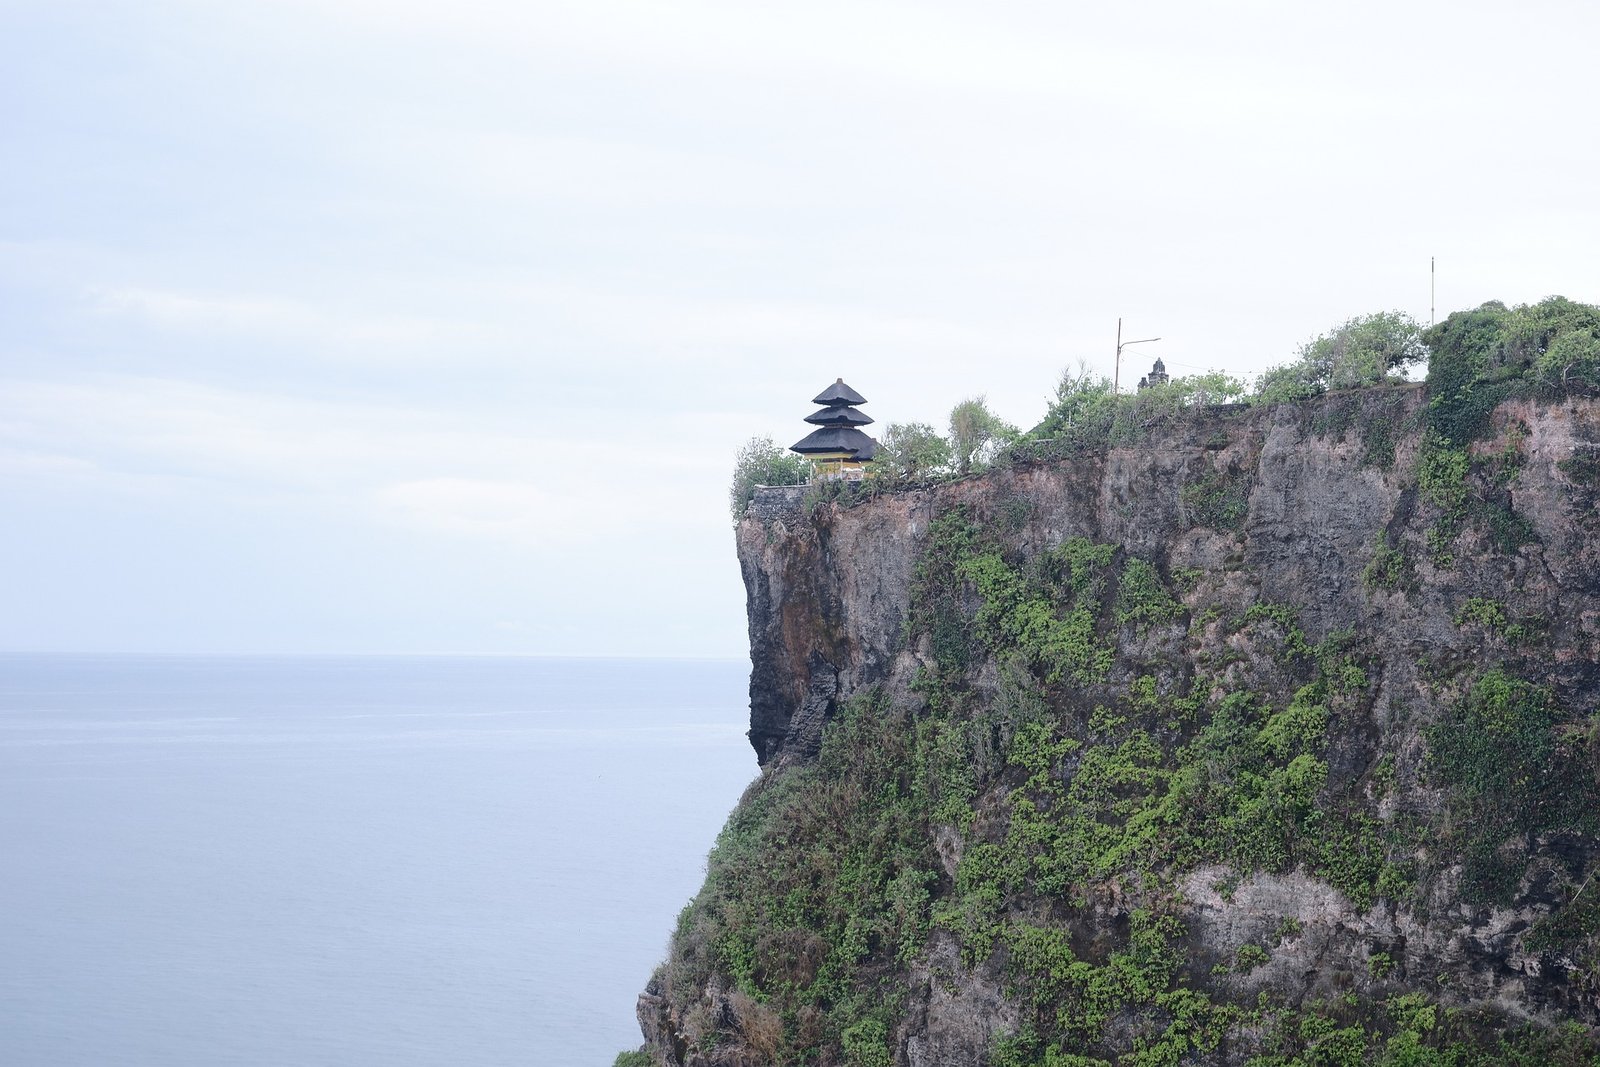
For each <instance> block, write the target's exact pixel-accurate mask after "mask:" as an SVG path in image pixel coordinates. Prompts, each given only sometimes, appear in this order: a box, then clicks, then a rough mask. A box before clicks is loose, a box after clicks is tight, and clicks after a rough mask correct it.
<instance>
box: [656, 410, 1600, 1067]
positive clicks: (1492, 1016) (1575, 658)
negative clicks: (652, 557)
mask: <svg viewBox="0 0 1600 1067" xmlns="http://www.w3.org/2000/svg"><path fill="white" fill-rule="evenodd" d="M1424 403H1425V400H1424V398H1423V395H1422V392H1421V390H1420V387H1397V388H1390V389H1378V390H1370V391H1365V392H1359V393H1353V394H1346V395H1333V396H1328V397H1324V398H1322V399H1320V400H1318V401H1315V402H1311V403H1307V404H1301V405H1285V406H1280V407H1277V408H1275V409H1268V410H1263V409H1236V410H1212V411H1209V412H1206V413H1205V414H1204V415H1202V416H1199V417H1196V418H1194V419H1192V420H1189V421H1187V422H1186V423H1184V424H1182V425H1181V426H1177V427H1174V428H1170V429H1168V430H1166V431H1162V432H1155V433H1152V434H1151V436H1150V437H1149V439H1148V440H1146V441H1144V442H1143V443H1141V444H1139V445H1138V446H1130V447H1126V448H1113V449H1110V450H1108V451H1104V452H1099V453H1088V454H1082V455H1078V456H1072V457H1066V458H1060V459H1055V460H1052V461H1049V462H1038V463H1028V464H1015V465H1012V466H1010V467H1007V468H1005V469H997V470H993V471H990V472H988V473H986V474H984V475H982V476H978V477H973V478H968V479H965V480H962V481H958V482H955V483H951V484H946V485H942V486H937V487H933V488H929V489H924V490H915V491H899V492H892V493H886V494H882V495H879V496H877V497H875V498H873V499H869V500H864V501H861V502H855V503H852V504H850V505H848V506H841V505H840V504H837V503H827V504H821V505H812V506H808V505H807V502H806V501H805V500H804V499H802V496H801V494H799V493H798V492H793V491H790V492H787V493H784V492H768V493H765V494H763V495H761V496H759V497H758V498H757V500H756V502H755V504H754V505H753V506H752V508H751V511H750V513H749V515H748V516H747V517H746V518H745V520H744V521H743V522H742V523H741V524H740V526H739V529H738V549H739V559H740V564H741V567H742V569H743V574H744V580H745V585H746V588H747V590H748V594H749V624H750V636H751V657H752V663H753V670H752V675H751V729H750V739H751V743H752V745H753V746H754V748H755V750H756V753H757V757H758V759H759V761H760V762H761V764H762V766H763V768H765V773H764V774H763V776H762V778H761V779H760V780H759V781H758V782H757V783H756V784H755V785H753V786H752V788H751V791H750V793H749V794H747V796H746V798H745V800H744V801H743V802H742V803H741V807H740V810H739V811H737V812H735V814H734V817H733V819H732V820H731V821H730V825H729V830H728V831H727V832H725V834H724V838H723V840H722V841H721V842H720V843H719V846H718V849H717V851H716V852H715V853H714V854H713V857H712V860H711V863H710V865H709V872H708V880H707V886H706V889H705V890H704V891H703V892H702V894H701V897H700V898H699V899H698V900H697V901H696V903H695V904H693V905H692V906H691V907H690V908H689V909H687V910H686V912H685V915H684V918H683V920H682V921H681V922H680V925H679V929H678V932H677V935H676V937H675V939H674V944H673V948H672V953H671V956H670V958H669V960H668V963H667V964H666V965H664V967H663V969H662V970H661V971H660V972H658V974H657V976H656V978H655V979H654V980H653V981H652V984H651V987H650V989H649V990H648V991H647V993H646V994H645V995H644V996H643V997H642V998H641V1002H640V1019H641V1023H642V1024H643V1027H644V1030H645V1033H646V1037H647V1041H648V1044H649V1046H650V1049H651V1052H652V1055H653V1056H654V1057H655V1058H656V1060H657V1062H659V1063H662V1064H671V1065H690V1064H700V1065H711V1064H725V1065H733V1064H757V1063H787V1062H800V1061H802V1060H803V1061H805V1062H816V1063H824V1064H825V1063H835V1062H842V1063H851V1064H874V1065H884V1067H886V1065H888V1064H891V1063H892V1064H896V1065H908V1067H924V1065H933V1064H987V1063H993V1064H996V1065H997V1067H998V1065H1022V1064H1033V1063H1038V1064H1050V1065H1057V1064H1078V1065H1087V1064H1095V1063H1140V1064H1144V1063H1149V1064H1157V1063H1180V1062H1191V1063H1202V1062H1204V1063H1244V1062H1245V1061H1246V1060H1247V1059H1250V1058H1251V1057H1259V1058H1258V1059H1257V1060H1255V1062H1257V1063H1261V1064H1277V1063H1281V1064H1293V1063H1306V1064H1313V1063H1362V1062H1375V1063H1376V1062H1393V1063H1440V1064H1443V1063H1447V1062H1448V1063H1467V1062H1512V1061H1514V1058H1515V1057H1516V1056H1524V1055H1525V1056H1533V1057H1536V1058H1535V1059H1532V1060H1528V1061H1527V1062H1543V1061H1541V1060H1538V1059H1537V1057H1541V1056H1542V1057H1545V1058H1546V1060H1548V1061H1555V1060H1556V1059H1557V1058H1559V1057H1561V1056H1572V1057H1577V1056H1582V1055H1588V1054H1589V1051H1588V1050H1590V1049H1591V1046H1590V1045H1589V1044H1587V1042H1589V1037H1588V1036H1587V1035H1588V1030H1587V1029H1586V1028H1588V1027H1591V1026H1594V1025H1596V1024H1600V968H1597V960H1600V952H1597V950H1596V942H1595V936H1594V931H1596V930H1597V929H1600V889H1594V888H1590V887H1589V877H1590V875H1591V874H1592V873H1593V871H1594V870H1595V868H1596V866H1597V864H1600V823H1597V817H1596V807H1597V805H1596V803H1595V802H1596V801H1597V800H1600V790H1597V788H1596V772H1597V767H1600V765H1597V763H1596V760H1595V752H1596V751H1600V729H1597V727H1596V723H1597V722H1600V718H1596V716H1597V713H1600V545H1597V542H1596V537H1595V534H1596V530H1597V527H1600V519H1597V511H1596V505H1597V500H1596V496H1597V490H1600V473H1597V472H1600V405H1597V404H1596V402H1594V401H1592V400H1584V399H1577V400H1568V401H1562V402H1551V403H1535V402H1525V401H1515V402H1507V403H1505V404H1502V405H1501V406H1500V407H1499V408H1498V409H1497V410H1496V411H1495V412H1494V415H1493V417H1492V420H1491V425H1492V430H1491V433H1490V434H1489V435H1487V436H1486V437H1485V438H1484V439H1482V440H1480V441H1478V442H1476V443H1475V444H1474V445H1472V447H1471V450H1470V455H1463V456H1462V457H1461V458H1459V459H1456V458H1454V454H1453V453H1447V452H1445V451H1441V450H1440V449H1439V448H1438V447H1436V446H1434V445H1430V444H1429V443H1428V441H1427V439H1426V438H1425V436H1424V433H1423V430H1422V428H1421V427H1422V423H1423V420H1422V418H1421V408H1422V406H1423V405H1424ZM1441 457H1442V458H1441ZM1452 464H1453V465H1452ZM1562 1023H1576V1024H1579V1026H1580V1028H1582V1029H1580V1030H1570V1029H1569V1030H1568V1031H1551V1030H1550V1028H1551V1027H1555V1026H1557V1024H1562ZM1519 1027H1525V1028H1527V1029H1526V1032H1524V1030H1522V1029H1519ZM1407 1055H1411V1056H1412V1057H1413V1058H1410V1059H1406V1058H1404V1057H1405V1056H1407ZM1429 1056H1432V1057H1444V1058H1434V1059H1429V1058H1427V1057H1429ZM1474 1056H1477V1057H1483V1058H1482V1059H1480V1060H1474V1059H1472V1057H1474ZM1340 1057H1343V1058H1340ZM1448 1057H1455V1058H1454V1059H1450V1058H1448ZM1497 1057H1498V1059H1497ZM1572 1062H1580V1061H1579V1060H1577V1059H1574V1060H1573V1061H1572ZM1585 1062H1586V1061H1585Z"/></svg>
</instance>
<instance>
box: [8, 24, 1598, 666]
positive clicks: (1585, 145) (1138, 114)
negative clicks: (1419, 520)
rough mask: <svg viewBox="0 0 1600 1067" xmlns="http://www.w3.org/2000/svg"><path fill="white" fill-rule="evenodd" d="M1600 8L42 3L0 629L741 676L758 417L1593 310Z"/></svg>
mask: <svg viewBox="0 0 1600 1067" xmlns="http://www.w3.org/2000/svg"><path fill="white" fill-rule="evenodd" d="M1597 36H1600V7H1596V6H1595V5H1592V4H1588V3H1577V2H1573V3H1555V2H1543V3H1540V2H1533V3H1527V4H1522V5H1517V6H1515V7H1512V6H1508V5H1504V4H1483V3H1472V2H1454V3H1449V4H1444V3H1428V4H1423V3H1397V2H1393V0H1391V2H1386V3H1381V4H1379V3H1365V2H1353V3H1340V4H1321V5H1316V6H1314V7H1313V6H1311V5H1298V4H1283V3H1264V2H1228V0H1224V2H1219V3H1210V4H1194V3H1189V2H1151V3H1144V4H1092V5H1091V4H1082V3H1061V2H1059V0H1054V2H1048V3H1043V2H1041V3H1009V2H985V3H976V2H964V3H942V2H937V0H931V2H930V0H922V2H918V3H915V4H909V3H908V4H900V3H874V2H871V0H853V2H849V3H834V2H831V0H811V2H807V3H804V4H799V3H794V4H783V3H778V4H752V3H748V2H742V3H720V2H705V0H675V2H673V3H670V4H668V3H660V2H656V3H636V2H630V0H582V2H580V3H554V2H542V0H531V2H530V0H518V2H515V3H509V2H508V3H502V2H495V0H454V2H450V3H444V2H434V3H422V2H414V0H382V2H379V0H315V2H312V0H273V2H257V0H205V2H185V0H138V2H136V3H117V2H114V0H102V2H97V3H79V2H74V0H47V2H34V0H0V651H53V652H110V651H137V652H330V653H349V652H375V653H419V652H448V653H516V654H541V655H621V656H640V655H650V656H740V655H743V654H744V652H745V648H746V643H745V633H744V608H743V597H744V594H743V588H742V586H741V584H740V580H739V572H738V566H737V563H736V560H735V556H734V546H733V536H732V532H731V525H730V522H729V517H728V513H727V503H726V495H727V485H728V481H729V476H730V472H731V468H732V462H733V456H734V454H735V452H736V451H737V449H738V447H739V446H740V444H741V443H743V442H744V441H745V440H746V439H748V438H750V437H752V436H757V435H770V436H772V437H773V438H775V439H776V440H777V441H778V442H779V443H780V444H788V443H790V442H791V441H793V440H797V439H798V438H799V437H801V436H802V435H803V434H804V433H805V432H806V431H807V430H808V429H809V427H807V426H806V425H805V424H804V423H803V422H802V421H801V420H802V418H803V417H804V416H805V415H806V414H808V413H809V412H810V411H811V410H812V408H811V406H810V405H809V403H808V401H809V398H810V397H811V396H813V395H814V394H816V393H817V392H819V391H820V390H821V389H822V388H823V387H824V386H825V385H826V384H828V383H829V382H832V381H833V380H834V378H836V377H839V376H843V377H844V378H845V379H846V380H847V381H848V382H849V383H850V384H851V385H852V386H853V387H855V388H856V389H857V390H858V391H860V392H861V393H863V394H864V395H865V396H867V397H868V398H869V401H870V403H869V404H868V405H867V408H866V411H867V413H868V414H871V415H873V416H874V417H876V419H877V420H878V422H879V424H880V428H881V426H882V425H885V424H887V423H889V422H895V421H924V422H930V423H934V424H940V423H942V422H943V420H944V417H945V415H946V414H947V413H948V411H949V409H950V408H951V407H952V406H953V405H954V404H955V403H957V402H958V401H960V400H962V399H965V398H967V397H970V396H977V395H983V396H986V397H987V398H988V401H989V403H990V406H991V407H992V408H993V409H994V410H996V411H997V412H998V413H999V414H1000V415H1002V416H1003V417H1005V418H1007V419H1009V420H1010V421H1012V422H1014V423H1017V424H1019V425H1022V426H1024V427H1026V426H1029V425H1032V424H1033V423H1034V422H1036V421H1037V420H1038V419H1039V418H1040V417H1042V415H1043V414H1044V411H1045V406H1046V401H1047V398H1048V397H1049V395H1050V393H1051V391H1052V389H1053V387H1054V385H1055V383H1056V381H1057V379H1058V378H1059V376H1060V374H1061V372H1062V371H1063V369H1065V368H1066V367H1068V366H1071V365H1075V364H1076V363H1077V362H1078V361H1079V360H1086V361H1088V362H1089V364H1090V365H1091V366H1092V367H1093V368H1094V369H1096V370H1097V371H1100V372H1102V373H1105V374H1107V375H1110V373H1111V371H1112V365H1111V364H1112V356H1113V349H1114V343H1115V335H1116V328H1117V320H1118V318H1119V317H1121V318H1122V319H1123V321H1124V324H1125V329H1126V331H1127V334H1128V335H1129V336H1133V337H1146V336H1154V335H1159V336H1160V337H1161V338H1162V340H1161V341H1160V342H1159V343H1155V344H1150V345H1145V346H1142V347H1141V348H1138V349H1133V350H1132V351H1131V352H1130V353H1129V356H1130V357H1133V363H1132V366H1131V370H1130V368H1127V367H1125V368H1124V370H1125V377H1126V376H1128V375H1129V374H1131V378H1137V376H1138V374H1139V373H1141V372H1142V371H1143V369H1145V366H1147V364H1148V360H1149V359H1150V358H1152V357H1154V356H1156V355H1160V356H1162V357H1163V359H1165V361H1166V362H1167V365H1168V367H1169V369H1170V370H1172V371H1173V372H1174V373H1187V372H1191V371H1196V370H1203V369H1212V368H1216V369H1221V370H1225V371H1228V372H1229V373H1232V374H1235V375H1239V376H1241V377H1247V378H1248V377H1252V376H1254V375H1255V374H1257V373H1259V372H1260V371H1261V370H1263V369H1264V368H1266V367H1268V366H1270V365H1274V364H1277V363H1280V362H1283V361H1285V360H1287V359H1289V358H1291V357H1292V356H1293V355H1294V352H1295V350H1296V348H1297V347H1298V346H1299V345H1300V344H1302V343H1303V342H1304V341H1306V340H1308V339H1310V338H1311V337H1313V336H1315V335H1317V334H1318V333H1321V332H1323V331H1325V330H1327V329H1329V328H1330V327H1332V326H1334V325H1336V324H1337V323H1339V322H1341V321H1343V320H1345V319H1347V318H1350V317H1351V316H1354V315H1359V314H1364V313H1368V312H1373V311H1383V310H1401V311H1405V312H1408V313H1410V314H1411V315H1413V316H1414V317H1416V318H1418V319H1420V320H1422V321H1424V322H1426V321H1427V319H1428V316H1429V313H1430V305H1429V300H1430V289H1429V284H1430V280H1429V261H1430V257H1436V258H1437V263H1438V273H1437V306H1438V308H1439V314H1440V316H1441V317H1442V316H1443V314H1444V313H1446V312H1448V311H1450V310H1456V309H1461V308H1465V307H1471V306H1475V305H1476V304H1478V303H1481V302H1482V301H1484V300H1488V299H1500V300H1503V301H1506V302H1507V303H1519V302H1526V301H1531V300H1537V299H1540V298H1541V297H1544V296H1547V295H1550V294H1554V293H1560V294H1563V295H1566V296H1569V297H1571V298H1573V299H1578V300H1585V301H1591V302H1600V251H1597V250H1600V197H1596V196H1595V187H1596V181H1597V178H1596V175H1597V174H1600V138H1597V137H1596V136H1595V104H1596V102H1597V89H1596V82H1595V78H1594V69H1593V62H1592V42H1593V41H1594V40H1595V39H1596V38H1597Z"/></svg>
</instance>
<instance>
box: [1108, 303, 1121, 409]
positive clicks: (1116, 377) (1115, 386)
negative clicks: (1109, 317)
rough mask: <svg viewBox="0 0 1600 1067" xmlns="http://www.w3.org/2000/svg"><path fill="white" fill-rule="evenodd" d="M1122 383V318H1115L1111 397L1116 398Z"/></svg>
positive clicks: (1119, 316)
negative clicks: (1115, 330)
mask: <svg viewBox="0 0 1600 1067" xmlns="http://www.w3.org/2000/svg"><path fill="white" fill-rule="evenodd" d="M1121 383H1122V316H1121V315H1118V316H1117V363H1116V366H1115V367H1113V368H1112V370H1111V395H1112V396H1116V395H1117V393H1118V392H1120V391H1121V390H1120V389H1119V386H1120V385H1121Z"/></svg>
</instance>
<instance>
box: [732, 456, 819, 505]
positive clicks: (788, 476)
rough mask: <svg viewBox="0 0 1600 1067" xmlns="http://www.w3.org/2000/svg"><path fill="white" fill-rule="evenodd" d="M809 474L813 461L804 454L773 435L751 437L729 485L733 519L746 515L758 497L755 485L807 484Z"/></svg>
mask: <svg viewBox="0 0 1600 1067" xmlns="http://www.w3.org/2000/svg"><path fill="white" fill-rule="evenodd" d="M810 476H811V464H810V462H809V461H807V459H806V458H805V457H804V456H801V455H796V454H795V453H793V452H790V451H788V450H787V449H782V448H779V447H778V446H777V445H776V444H775V443H773V440H772V438H770V437H752V438H750V440H748V441H746V442H745V443H744V445H743V446H742V447H741V448H740V449H739V455H738V458H737V459H735V460H734V463H733V484H732V485H731V486H729V488H728V507H729V510H731V511H732V512H733V521H734V522H736V523H737V522H738V521H739V520H740V519H742V518H744V513H745V509H746V508H748V507H749V506H750V501H751V500H753V499H755V495H756V486H758V485H804V484H805V482H806V479H807V478H809V477H810Z"/></svg>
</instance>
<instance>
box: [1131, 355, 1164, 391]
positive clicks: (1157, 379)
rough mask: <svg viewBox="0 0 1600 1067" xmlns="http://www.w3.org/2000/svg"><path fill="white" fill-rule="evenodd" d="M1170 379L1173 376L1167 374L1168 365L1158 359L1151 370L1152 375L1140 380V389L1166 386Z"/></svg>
mask: <svg viewBox="0 0 1600 1067" xmlns="http://www.w3.org/2000/svg"><path fill="white" fill-rule="evenodd" d="M1170 377H1171V375H1169V374H1168V373H1167V365H1166V364H1165V363H1163V362H1161V360H1160V359H1159V358H1157V359H1156V361H1155V364H1154V365H1153V366H1152V367H1151V368H1150V373H1149V374H1147V375H1145V376H1144V377H1143V378H1140V379H1139V388H1140V389H1149V388H1150V387H1151V386H1153V385H1166V384H1167V380H1168V379H1169V378H1170Z"/></svg>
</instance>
